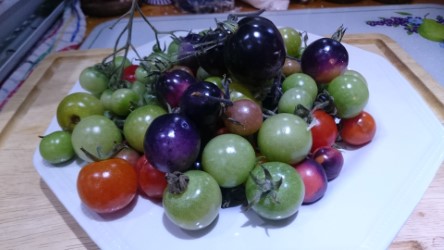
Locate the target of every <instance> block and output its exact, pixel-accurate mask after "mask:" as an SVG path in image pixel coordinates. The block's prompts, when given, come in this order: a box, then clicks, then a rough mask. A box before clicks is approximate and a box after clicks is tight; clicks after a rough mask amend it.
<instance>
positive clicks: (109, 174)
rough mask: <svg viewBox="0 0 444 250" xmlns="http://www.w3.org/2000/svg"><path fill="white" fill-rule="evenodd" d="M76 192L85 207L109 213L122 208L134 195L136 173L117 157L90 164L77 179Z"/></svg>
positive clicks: (128, 164) (81, 171)
mask: <svg viewBox="0 0 444 250" xmlns="http://www.w3.org/2000/svg"><path fill="white" fill-rule="evenodd" d="M77 191H78V193H79V196H80V199H81V201H82V202H83V204H85V205H86V206H87V207H88V208H90V209H91V210H93V211H95V212H97V213H111V212H115V211H118V210H120V209H122V208H124V207H126V206H127V205H128V204H129V203H130V202H131V201H132V200H133V198H134V197H135V196H136V194H137V174H136V170H135V169H134V167H133V166H131V164H130V163H129V162H127V161H126V160H123V159H120V158H114V159H108V160H103V161H98V162H92V163H89V164H88V165H86V166H84V167H83V168H82V169H81V170H80V172H79V175H78V177H77Z"/></svg>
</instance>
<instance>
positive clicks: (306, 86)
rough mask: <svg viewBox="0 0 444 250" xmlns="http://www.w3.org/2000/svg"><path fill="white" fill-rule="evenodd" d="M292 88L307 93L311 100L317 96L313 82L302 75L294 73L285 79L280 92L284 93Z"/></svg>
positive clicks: (315, 85) (316, 89) (308, 77)
mask: <svg viewBox="0 0 444 250" xmlns="http://www.w3.org/2000/svg"><path fill="white" fill-rule="evenodd" d="M292 88H301V89H303V90H305V91H307V92H308V93H309V94H310V96H311V97H312V98H313V99H314V98H316V96H317V95H318V86H317V84H316V82H315V80H314V79H313V78H312V77H311V76H309V75H307V74H304V73H294V74H291V75H289V76H288V77H286V78H285V80H284V81H283V82H282V91H283V92H286V91H287V90H289V89H292Z"/></svg>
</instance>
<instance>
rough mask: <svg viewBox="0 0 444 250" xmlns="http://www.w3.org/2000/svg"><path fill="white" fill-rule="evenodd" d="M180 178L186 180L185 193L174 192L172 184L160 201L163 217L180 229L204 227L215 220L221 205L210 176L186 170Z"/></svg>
mask: <svg viewBox="0 0 444 250" xmlns="http://www.w3.org/2000/svg"><path fill="white" fill-rule="evenodd" d="M182 176H184V177H185V178H188V183H187V184H186V187H185V188H184V190H181V191H180V192H178V193H176V192H174V193H173V192H171V189H170V186H171V184H168V188H167V189H165V192H164V194H163V200H162V205H163V207H164V209H165V214H166V216H167V217H168V218H169V219H170V220H171V222H173V223H174V224H175V225H177V226H179V227H180V228H182V229H186V230H197V229H202V228H205V227H207V226H209V225H210V224H211V223H212V222H213V221H214V220H215V219H216V217H217V216H218V214H219V210H220V208H221V205H222V193H221V190H220V188H219V185H218V184H217V182H216V180H215V179H214V178H213V177H212V176H211V175H210V174H208V173H206V172H204V171H201V170H188V171H186V172H185V173H184V174H183V175H182ZM179 178H183V177H177V179H179Z"/></svg>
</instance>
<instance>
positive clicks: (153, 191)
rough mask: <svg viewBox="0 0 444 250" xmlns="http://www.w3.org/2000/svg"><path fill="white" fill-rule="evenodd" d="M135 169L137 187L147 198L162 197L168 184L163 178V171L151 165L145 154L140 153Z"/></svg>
mask: <svg viewBox="0 0 444 250" xmlns="http://www.w3.org/2000/svg"><path fill="white" fill-rule="evenodd" d="M136 170H137V174H138V183H139V189H140V190H141V191H142V192H143V193H144V194H145V195H146V196H147V197H149V198H153V199H162V197H163V192H164V191H165V188H166V187H167V184H168V183H167V180H166V179H165V173H163V172H160V171H159V170H157V169H156V168H155V167H153V165H151V163H150V162H149V161H148V160H147V159H146V157H145V155H142V156H141V157H140V158H139V159H138V160H137V163H136Z"/></svg>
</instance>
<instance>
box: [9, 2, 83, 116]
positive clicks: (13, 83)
mask: <svg viewBox="0 0 444 250" xmlns="http://www.w3.org/2000/svg"><path fill="white" fill-rule="evenodd" d="M65 2H66V3H69V4H66V6H65V9H64V12H63V15H62V17H61V18H59V19H58V20H57V21H56V22H55V23H54V24H53V25H52V27H51V28H50V29H49V30H48V31H47V32H46V34H45V35H44V36H43V37H42V38H41V40H40V41H39V42H38V44H37V45H36V46H35V47H34V49H32V51H31V52H30V53H29V54H28V55H27V56H26V58H25V59H24V60H23V61H22V62H21V63H20V64H19V65H18V66H17V68H16V69H15V70H14V71H13V73H12V74H11V75H10V76H9V78H7V79H6V80H5V81H4V82H3V83H2V84H1V88H0V111H1V109H2V108H3V107H4V106H5V104H6V103H7V102H8V100H9V99H10V98H11V97H12V96H13V95H14V93H15V92H16V91H17V90H18V89H19V88H20V86H21V85H22V84H23V83H24V82H25V80H26V79H27V77H28V76H29V75H30V74H31V72H32V70H33V69H34V68H35V67H36V66H37V64H38V63H39V62H40V61H42V60H43V59H44V58H45V57H46V56H48V55H49V54H51V53H54V52H57V51H65V50H75V49H78V47H80V44H81V42H82V41H83V38H84V36H85V31H86V20H85V15H84V14H83V12H82V10H81V8H80V1H79V0H74V1H65Z"/></svg>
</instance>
